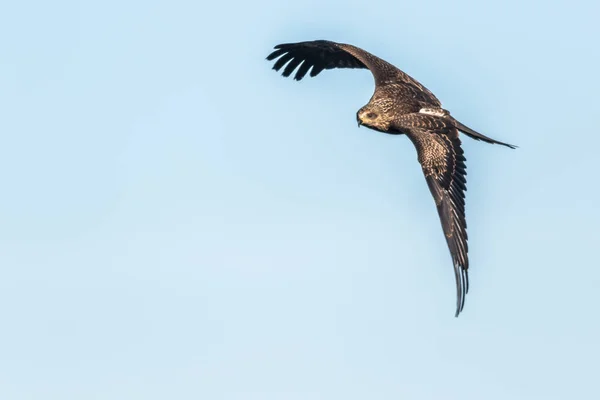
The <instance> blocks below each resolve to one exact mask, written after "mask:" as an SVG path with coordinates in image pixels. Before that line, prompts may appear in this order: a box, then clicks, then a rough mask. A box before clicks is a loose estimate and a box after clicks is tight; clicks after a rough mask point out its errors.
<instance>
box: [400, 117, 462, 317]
mask: <svg viewBox="0 0 600 400" xmlns="http://www.w3.org/2000/svg"><path fill="white" fill-rule="evenodd" d="M397 125H398V129H400V130H402V131H403V133H406V134H407V136H408V137H409V138H410V140H411V141H412V142H413V143H414V145H415V147H416V148H417V154H418V159H419V162H420V163H421V167H422V168H423V173H424V174H425V179H426V181H427V185H428V186H429V190H430V191H431V194H432V195H433V198H434V200H435V204H436V205H437V210H438V214H439V216H440V220H441V222H442V228H443V230H444V235H445V236H446V242H447V243H448V248H449V249H450V254H451V255H452V261H453V263H454V274H455V278H456V295H457V299H456V316H457V317H458V314H459V313H460V312H461V311H462V309H463V307H464V304H465V295H466V294H467V292H468V291H469V275H468V272H467V271H468V268H469V258H468V256H467V252H468V246H467V239H468V237H467V223H466V220H465V191H466V190H467V186H466V184H467V179H466V175H467V171H466V168H467V167H466V165H465V161H466V159H465V156H464V154H463V150H462V148H461V146H460V139H459V137H458V131H457V130H456V128H455V127H454V126H452V125H451V124H450V123H449V122H448V121H445V120H444V119H442V118H439V117H435V116H430V115H423V114H406V115H404V116H402V117H401V118H400V119H399V121H398V123H397Z"/></svg>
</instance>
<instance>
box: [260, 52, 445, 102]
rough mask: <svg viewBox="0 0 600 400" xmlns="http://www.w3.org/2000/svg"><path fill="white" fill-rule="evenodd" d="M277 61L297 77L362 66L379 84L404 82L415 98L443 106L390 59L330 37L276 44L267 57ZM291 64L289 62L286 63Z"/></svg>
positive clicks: (289, 73) (288, 72)
mask: <svg viewBox="0 0 600 400" xmlns="http://www.w3.org/2000/svg"><path fill="white" fill-rule="evenodd" d="M275 59H277V61H275V64H274V65H273V69H274V70H276V71H279V70H280V69H281V68H283V67H284V66H286V67H285V68H284V70H283V72H282V75H283V76H285V77H288V76H290V75H292V73H293V72H294V70H296V68H298V66H299V65H300V64H302V65H301V66H300V68H298V70H297V71H296V74H295V75H294V79H295V80H301V79H302V78H304V76H306V73H307V72H308V70H309V69H310V76H312V77H314V76H317V75H318V74H319V73H321V72H322V71H323V70H325V69H333V68H361V69H368V70H370V71H371V73H372V74H373V77H374V79H375V84H376V86H381V85H386V84H402V85H405V86H407V87H410V88H411V91H412V92H413V93H415V97H418V98H420V99H421V100H422V101H423V102H425V103H427V104H431V105H433V106H438V107H439V106H441V103H440V101H439V100H438V99H437V98H436V97H435V96H434V94H433V93H431V92H430V91H429V90H428V89H427V88H426V87H425V86H423V85H421V83H419V82H418V81H417V80H416V79H414V78H412V77H411V76H409V75H408V74H406V73H404V72H403V71H401V70H400V69H398V68H396V67H395V66H393V65H392V64H390V63H388V62H387V61H384V60H382V59H381V58H379V57H376V56H374V55H373V54H371V53H369V52H367V51H365V50H363V49H361V48H359V47H356V46H352V45H349V44H344V43H336V42H331V41H328V40H313V41H308V42H299V43H284V44H279V45H277V46H275V50H274V51H273V52H272V53H271V54H269V55H268V56H267V60H269V61H273V60H275ZM286 64H287V65H286Z"/></svg>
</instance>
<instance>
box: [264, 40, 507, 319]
mask: <svg viewBox="0 0 600 400" xmlns="http://www.w3.org/2000/svg"><path fill="white" fill-rule="evenodd" d="M266 59H267V60H268V61H273V60H275V62H274V64H273V67H272V68H273V69H274V70H275V71H280V70H282V69H283V71H282V75H283V76H284V77H289V76H290V75H292V74H293V73H294V71H295V74H294V79H295V80H297V81H300V80H302V79H303V78H304V77H305V76H306V74H307V73H309V70H310V76H311V77H315V76H317V75H319V74H320V73H321V72H322V71H323V70H329V69H336V68H355V69H368V70H369V71H370V72H371V74H372V75H373V78H374V81H375V91H374V93H373V95H372V97H371V99H370V100H369V102H368V103H367V104H366V105H365V106H363V107H361V108H360V109H359V110H358V111H357V113H356V120H357V122H358V126H359V127H360V126H364V127H367V128H370V129H373V130H375V131H379V132H383V133H386V134H391V135H406V136H407V137H408V138H409V139H410V141H411V142H412V143H413V145H414V146H415V148H416V151H417V160H418V161H419V163H420V164H421V168H422V170H423V174H424V175H425V180H426V182H427V186H428V187H429V190H430V191H431V194H432V196H433V199H434V201H435V204H436V207H437V212H438V215H439V218H440V221H441V225H442V230H443V232H444V235H445V238H446V242H447V245H448V249H449V250H450V255H451V257H452V263H453V267H454V276H455V281H456V312H455V315H454V316H455V317H458V316H459V314H460V313H461V312H462V311H463V308H464V305H465V297H466V294H467V293H468V291H469V273H468V270H469V258H468V254H467V253H468V245H467V239H468V236H467V223H466V219H465V192H466V190H467V186H466V184H467V180H466V175H467V172H466V164H465V162H466V158H465V155H464V152H463V149H462V147H461V140H460V137H459V132H461V133H463V134H465V135H467V136H468V137H470V138H472V139H475V140H478V141H483V142H486V143H491V144H498V145H502V146H506V147H509V148H511V149H515V148H516V147H517V146H515V145H512V144H508V143H504V142H500V141H497V140H495V139H492V138H489V137H487V136H484V135H483V134H481V133H479V132H476V131H475V130H473V129H471V128H469V127H467V126H466V125H463V124H462V123H461V122H459V121H458V120H456V119H455V118H454V117H453V116H452V115H451V114H450V112H449V111H448V110H446V109H444V108H442V104H441V102H440V100H438V98H437V97H436V96H435V95H434V94H433V93H432V92H431V91H429V89H427V88H426V87H425V86H423V85H422V84H421V83H419V82H418V81H417V80H416V79H414V78H412V77H411V76H409V75H408V74H406V73H405V72H403V71H401V70H400V69H398V68H397V67H395V66H394V65H392V64H390V63H389V62H387V61H385V60H383V59H381V58H379V57H377V56H375V55H373V54H371V53H369V52H367V51H365V50H363V49H361V48H359V47H356V46H354V45H350V44H345V43H337V42H333V41H329V40H312V41H304V42H297V43H283V44H278V45H276V46H274V49H273V50H272V52H271V53H270V54H269V55H268V56H267V57H266Z"/></svg>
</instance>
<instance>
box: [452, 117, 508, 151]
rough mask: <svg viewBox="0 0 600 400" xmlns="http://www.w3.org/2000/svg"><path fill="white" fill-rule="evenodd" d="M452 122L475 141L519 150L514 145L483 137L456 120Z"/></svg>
mask: <svg viewBox="0 0 600 400" xmlns="http://www.w3.org/2000/svg"><path fill="white" fill-rule="evenodd" d="M452 122H453V123H454V126H455V127H456V129H458V130H459V131H461V132H462V133H464V134H465V135H467V136H469V137H470V138H473V139H475V140H483V141H484V142H486V143H492V144H501V145H502V146H506V147H510V148H511V149H516V148H517V146H515V145H513V144H508V143H503V142H499V141H497V140H494V139H492V138H489V137H487V136H485V135H482V134H481V133H479V132H476V131H474V130H473V129H471V128H469V127H468V126H465V125H463V124H461V123H460V122H458V121H457V120H456V119H454V118H452Z"/></svg>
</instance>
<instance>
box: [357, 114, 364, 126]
mask: <svg viewBox="0 0 600 400" xmlns="http://www.w3.org/2000/svg"><path fill="white" fill-rule="evenodd" d="M356 122H358V127H359V128H360V126H361V125H362V124H363V123H362V121H361V119H360V117H359V116H358V115H357V116H356Z"/></svg>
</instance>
